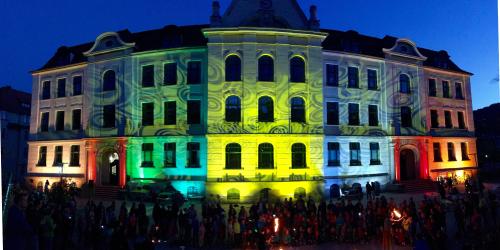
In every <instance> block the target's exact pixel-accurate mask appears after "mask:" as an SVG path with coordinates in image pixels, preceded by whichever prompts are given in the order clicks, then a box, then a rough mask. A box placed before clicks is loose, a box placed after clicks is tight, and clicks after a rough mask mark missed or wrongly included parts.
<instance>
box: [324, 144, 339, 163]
mask: <svg viewBox="0 0 500 250" xmlns="http://www.w3.org/2000/svg"><path fill="white" fill-rule="evenodd" d="M327 154H328V158H327V159H328V162H327V165H328V166H329V167H339V166H340V143H338V142H328V143H327ZM333 155H335V157H331V156H333ZM332 158H336V160H334V159H332Z"/></svg>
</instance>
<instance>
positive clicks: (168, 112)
mask: <svg viewBox="0 0 500 250" xmlns="http://www.w3.org/2000/svg"><path fill="white" fill-rule="evenodd" d="M172 103H173V107H172V106H171V105H172ZM172 109H173V112H172ZM172 115H173V116H172ZM169 118H171V119H169ZM176 124H177V102H176V101H165V102H163V125H166V126H169V125H176Z"/></svg>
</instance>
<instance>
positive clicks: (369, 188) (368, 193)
mask: <svg viewBox="0 0 500 250" xmlns="http://www.w3.org/2000/svg"><path fill="white" fill-rule="evenodd" d="M365 188H366V199H367V200H371V199H372V185H370V182H368V181H367V182H366V186H365Z"/></svg>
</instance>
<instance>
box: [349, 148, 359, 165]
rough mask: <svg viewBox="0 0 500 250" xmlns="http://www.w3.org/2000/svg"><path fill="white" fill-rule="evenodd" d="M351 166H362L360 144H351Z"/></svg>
mask: <svg viewBox="0 0 500 250" xmlns="http://www.w3.org/2000/svg"><path fill="white" fill-rule="evenodd" d="M349 151H350V164H349V165H351V166H361V147H360V145H359V142H351V143H349Z"/></svg>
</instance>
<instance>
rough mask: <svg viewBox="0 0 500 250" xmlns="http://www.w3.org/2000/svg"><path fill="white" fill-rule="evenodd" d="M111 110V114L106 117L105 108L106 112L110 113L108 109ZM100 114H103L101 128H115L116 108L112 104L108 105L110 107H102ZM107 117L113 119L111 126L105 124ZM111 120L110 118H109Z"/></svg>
mask: <svg viewBox="0 0 500 250" xmlns="http://www.w3.org/2000/svg"><path fill="white" fill-rule="evenodd" d="M111 107H112V108H113V109H112V111H113V112H112V114H108V115H106V110H107V108H109V109H108V111H110V110H111V109H110V108H111ZM102 113H103V119H102V128H116V106H115V105H114V104H110V105H104V106H102ZM108 117H112V118H113V124H107V123H106V121H107V119H106V118H108ZM109 119H111V118H109Z"/></svg>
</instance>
